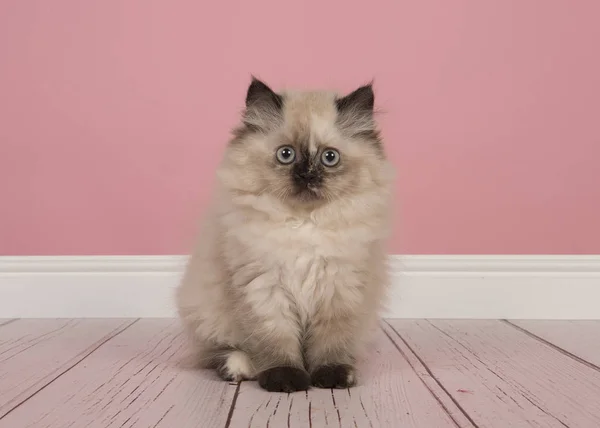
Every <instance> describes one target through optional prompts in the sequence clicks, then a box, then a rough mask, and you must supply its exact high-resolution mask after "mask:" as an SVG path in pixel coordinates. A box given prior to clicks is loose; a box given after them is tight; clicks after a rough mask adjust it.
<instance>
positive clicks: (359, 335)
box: [177, 79, 392, 392]
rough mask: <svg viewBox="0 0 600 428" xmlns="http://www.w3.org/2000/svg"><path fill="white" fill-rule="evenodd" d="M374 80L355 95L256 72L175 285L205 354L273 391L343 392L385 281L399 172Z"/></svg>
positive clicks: (227, 374)
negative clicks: (304, 88) (382, 133)
mask: <svg viewBox="0 0 600 428" xmlns="http://www.w3.org/2000/svg"><path fill="white" fill-rule="evenodd" d="M373 104H374V95H373V89H372V87H371V85H367V86H363V87H361V88H359V89H357V90H356V91H354V92H352V93H351V94H349V95H347V96H345V97H339V96H337V95H336V94H334V93H328V92H299V93H292V92H289V93H287V92H286V93H281V94H279V93H275V92H273V91H272V90H271V89H270V88H269V87H268V86H267V85H265V84H264V83H262V82H260V81H259V80H256V79H253V81H252V83H251V85H250V87H249V88H248V93H247V97H246V109H245V112H244V114H243V121H242V125H241V126H240V127H239V128H237V129H235V130H234V138H233V139H232V141H231V142H230V144H229V145H228V147H227V149H226V152H225V157H224V160H223V162H222V164H221V166H220V168H219V170H218V178H219V180H218V189H217V192H216V195H215V200H214V203H213V204H212V211H211V213H210V216H209V218H208V221H207V223H206V224H205V228H204V230H203V233H202V234H201V236H200V239H199V241H198V244H197V246H196V248H195V250H194V253H193V254H192V257H191V259H190V262H189V265H188V267H187V270H186V274H185V276H184V279H183V282H182V284H181V285H180V287H179V289H178V292H177V304H178V308H179V314H180V316H181V318H182V319H183V322H184V324H185V326H186V327H187V328H188V330H189V332H190V333H191V335H192V337H193V339H194V342H195V344H196V346H197V347H198V350H199V351H200V358H201V362H202V364H203V365H204V366H205V367H211V368H214V369H216V370H217V372H218V373H219V374H220V375H221V377H223V378H224V379H227V380H233V381H239V380H242V379H255V378H258V382H259V384H260V385H261V386H262V387H263V388H265V389H266V390H269V391H284V392H292V391H297V390H306V389H308V388H309V386H310V385H311V384H312V385H314V386H317V387H323V388H346V387H350V386H352V385H354V384H355V382H356V372H355V364H356V361H357V358H358V356H359V355H360V352H361V348H363V346H362V345H364V344H365V341H366V340H367V339H368V333H369V331H371V328H372V327H375V326H376V325H377V319H378V310H379V309H380V305H381V302H382V299H383V297H384V292H385V289H386V286H387V283H388V276H387V269H386V252H385V249H384V241H385V239H386V235H387V226H388V214H389V202H390V187H391V178H392V174H391V168H390V166H389V164H388V162H387V161H386V158H385V155H384V150H383V146H382V144H381V141H380V139H379V136H378V131H377V129H376V125H375V122H374V119H373Z"/></svg>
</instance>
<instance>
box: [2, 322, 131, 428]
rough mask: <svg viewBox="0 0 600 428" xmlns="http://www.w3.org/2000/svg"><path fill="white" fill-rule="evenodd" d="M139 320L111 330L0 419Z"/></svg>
mask: <svg viewBox="0 0 600 428" xmlns="http://www.w3.org/2000/svg"><path fill="white" fill-rule="evenodd" d="M139 320H140V318H137V319H135V320H133V321H132V322H130V323H129V324H126V325H125V326H124V327H122V328H120V329H116V330H113V331H114V334H111V335H110V336H108V337H106V338H105V339H104V340H102V341H101V342H100V343H98V344H97V345H96V346H94V347H93V348H92V349H90V350H89V351H86V353H84V355H83V357H82V358H81V359H76V361H75V362H74V363H73V364H71V365H70V366H68V367H67V368H65V369H64V370H63V371H61V372H60V373H59V374H58V375H57V376H55V377H53V378H52V379H50V380H49V381H48V382H46V383H45V384H43V385H42V386H40V387H39V388H38V389H37V390H35V391H34V392H33V393H31V394H30V395H28V396H27V397H25V398H23V400H21V401H20V402H18V403H16V404H15V405H14V406H13V407H12V408H11V409H10V410H8V411H7V412H6V413H4V414H3V415H2V416H0V420H2V419H4V418H5V417H6V416H8V415H9V414H11V413H12V412H13V411H15V410H16V409H18V408H19V407H21V406H22V405H23V404H25V403H26V402H27V401H29V400H30V399H31V398H32V397H34V396H36V395H37V394H39V393H40V392H41V391H43V390H44V389H46V388H47V387H48V386H50V385H51V384H52V383H53V382H55V381H56V380H57V379H59V378H61V377H62V376H64V375H65V374H66V373H68V372H69V371H70V370H72V369H73V368H74V367H76V366H77V365H79V363H81V362H82V361H83V360H85V359H86V358H88V357H89V356H90V355H92V354H93V353H94V352H96V351H97V350H98V349H99V348H100V347H102V346H103V345H105V344H106V343H107V342H109V341H110V340H112V339H113V338H115V337H117V336H118V335H119V334H121V333H123V332H124V331H125V330H127V329H128V328H129V327H131V326H132V325H134V324H135V323H136V322H138V321H139ZM76 358H77V357H76Z"/></svg>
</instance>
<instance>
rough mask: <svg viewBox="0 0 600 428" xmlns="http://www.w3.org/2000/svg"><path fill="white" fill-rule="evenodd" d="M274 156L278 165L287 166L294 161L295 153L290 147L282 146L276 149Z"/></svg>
mask: <svg viewBox="0 0 600 428" xmlns="http://www.w3.org/2000/svg"><path fill="white" fill-rule="evenodd" d="M276 156H277V160H278V161H279V163H282V164H284V165H288V164H290V163H292V162H294V159H296V152H295V151H294V149H293V148H291V147H290V146H283V147H280V148H278V149H277V154H276Z"/></svg>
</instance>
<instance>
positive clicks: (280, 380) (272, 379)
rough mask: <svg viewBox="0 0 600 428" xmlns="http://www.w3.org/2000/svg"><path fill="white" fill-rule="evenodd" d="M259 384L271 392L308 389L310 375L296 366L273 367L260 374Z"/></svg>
mask: <svg viewBox="0 0 600 428" xmlns="http://www.w3.org/2000/svg"><path fill="white" fill-rule="evenodd" d="M258 384H259V385H260V386H261V387H262V388H263V389H266V390H267V391H270V392H294V391H306V390H307V389H308V388H309V387H310V376H309V375H308V373H306V372H305V371H304V370H303V369H299V368H296V367H273V368H272V369H268V370H265V371H264V372H262V373H260V374H259V375H258Z"/></svg>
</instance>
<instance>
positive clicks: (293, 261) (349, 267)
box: [230, 219, 368, 322]
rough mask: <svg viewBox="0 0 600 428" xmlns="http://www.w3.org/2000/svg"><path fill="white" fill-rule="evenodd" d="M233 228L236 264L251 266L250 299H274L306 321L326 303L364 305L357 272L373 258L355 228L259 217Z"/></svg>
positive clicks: (247, 290)
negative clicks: (357, 291) (368, 259)
mask: <svg viewBox="0 0 600 428" xmlns="http://www.w3.org/2000/svg"><path fill="white" fill-rule="evenodd" d="M230 232H231V234H230V236H231V237H232V239H233V240H234V241H235V242H236V246H238V245H239V247H241V248H239V249H240V250H241V252H240V253H239V256H241V257H240V258H239V259H238V262H239V264H238V266H232V267H233V268H234V269H240V270H241V271H239V273H243V271H244V270H245V269H248V270H249V275H248V277H249V278H250V281H248V284H247V285H246V286H245V287H246V292H247V293H248V294H247V295H248V297H249V298H250V299H256V301H257V302H258V301H264V300H265V299H267V298H268V299H272V300H274V301H275V302H276V303H278V304H279V305H281V307H282V308H285V307H289V310H291V311H293V312H295V313H296V314H297V315H298V316H299V317H300V320H301V321H302V322H306V321H307V320H308V319H310V317H312V316H313V315H314V313H315V311H317V310H318V309H319V308H322V307H332V305H335V304H341V302H344V303H345V304H350V305H352V304H353V303H356V304H360V296H358V293H356V292H355V291H356V289H357V288H358V287H360V285H361V284H360V279H359V278H358V275H357V274H356V272H357V271H358V270H360V266H359V265H360V261H361V260H365V259H366V258H367V257H368V254H367V252H368V249H367V248H368V245H367V244H366V243H365V242H361V240H360V237H357V234H356V233H353V231H352V228H347V229H342V230H340V229H332V228H330V227H329V228H328V227H323V226H321V225H319V224H317V223H315V222H313V221H310V220H307V219H287V220H286V221H281V222H272V221H262V220H255V221H252V222H247V223H245V224H243V223H241V222H240V223H239V227H233V228H232V229H231V230H230ZM250 271H252V274H250ZM348 296H350V299H349V298H348ZM336 302H337V303H336Z"/></svg>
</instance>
